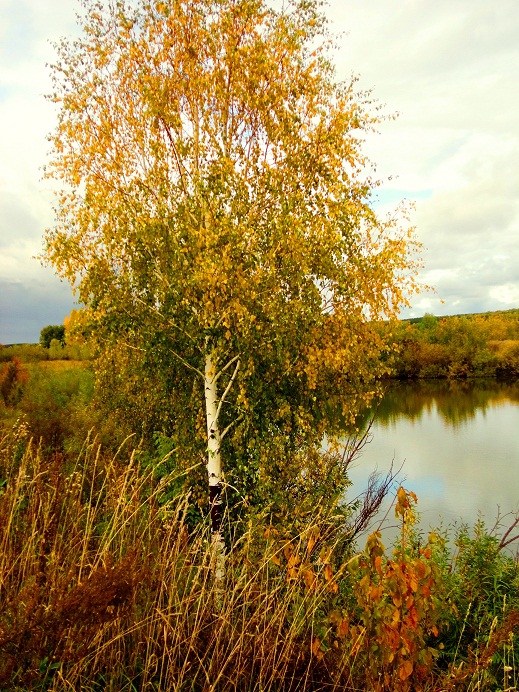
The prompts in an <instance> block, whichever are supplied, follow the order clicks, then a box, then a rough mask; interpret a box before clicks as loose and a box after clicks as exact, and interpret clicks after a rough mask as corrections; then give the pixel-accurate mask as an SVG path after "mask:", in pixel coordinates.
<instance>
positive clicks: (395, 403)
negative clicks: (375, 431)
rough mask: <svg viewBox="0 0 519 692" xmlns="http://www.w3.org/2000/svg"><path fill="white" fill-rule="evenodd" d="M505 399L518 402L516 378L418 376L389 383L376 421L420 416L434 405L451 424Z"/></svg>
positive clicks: (505, 400)
mask: <svg viewBox="0 0 519 692" xmlns="http://www.w3.org/2000/svg"><path fill="white" fill-rule="evenodd" d="M506 402H515V403H519V381H517V380H516V381H513V382H501V381H498V380H491V379H488V380H487V379H485V380H455V381H454V380H434V381H432V380H429V381H427V380H425V381H424V380H420V381H417V382H395V383H392V384H391V385H390V386H389V388H388V391H387V392H386V394H385V396H384V398H383V399H382V401H381V402H380V404H379V406H378V408H377V410H376V412H375V415H376V420H377V422H379V423H381V424H382V425H384V424H386V425H387V424H389V423H392V422H394V421H396V419H397V418H399V417H401V416H404V417H406V418H409V419H410V420H416V419H419V418H421V416H422V415H423V413H424V412H430V411H432V410H433V409H434V408H436V409H437V411H438V413H439V414H440V416H441V417H442V418H443V420H444V421H445V422H446V423H448V424H451V425H453V426H456V425H459V424H460V423H463V422H464V421H467V420H470V419H472V418H474V417H475V415H476V413H477V412H478V411H483V412H484V411H486V409H487V408H488V407H489V406H495V405H499V404H501V403H506Z"/></svg>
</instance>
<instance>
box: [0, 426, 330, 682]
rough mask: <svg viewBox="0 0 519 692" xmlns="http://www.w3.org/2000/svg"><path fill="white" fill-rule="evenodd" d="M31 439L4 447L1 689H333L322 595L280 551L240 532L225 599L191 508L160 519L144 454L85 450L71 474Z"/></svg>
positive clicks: (0, 458)
mask: <svg viewBox="0 0 519 692" xmlns="http://www.w3.org/2000/svg"><path fill="white" fill-rule="evenodd" d="M25 435H26V432H25V430H24V427H23V425H22V426H19V427H18V428H17V429H16V430H15V431H14V432H13V433H12V434H10V435H7V436H5V437H4V438H3V440H2V442H1V448H0V476H1V480H2V487H3V490H2V493H3V494H2V496H1V498H0V530H1V539H0V540H1V544H0V600H1V614H0V685H1V686H3V687H2V689H6V690H7V689H9V690H11V689H49V690H65V689H67V690H68V689H70V690H78V689H81V690H100V689H103V690H134V689H157V690H165V689H167V690H186V689H189V690H258V691H259V690H275V689H279V690H295V689H310V687H312V689H317V688H319V689H320V688H321V687H320V686H321V682H319V684H318V685H317V687H316V686H315V685H316V684H317V683H316V681H322V683H323V685H324V686H323V687H322V689H330V684H332V687H333V675H331V674H330V673H327V672H326V670H325V669H323V666H322V665H321V662H320V660H318V659H317V658H316V657H315V656H312V654H311V643H312V626H313V619H314V616H315V613H316V610H317V608H318V607H319V606H320V605H322V599H321V596H322V594H320V590H319V589H314V590H311V591H308V592H307V593H306V594H304V593H300V592H299V591H298V590H297V589H296V588H295V587H294V585H290V584H289V582H287V579H286V575H285V574H283V573H282V571H280V570H279V568H278V567H277V566H276V565H275V562H273V561H272V558H273V557H274V558H275V552H276V551H279V550H282V546H281V547H280V546H279V545H277V544H274V543H273V542H269V541H268V540H266V539H265V540H263V541H262V546H261V548H258V543H257V540H256V538H257V537H256V536H255V535H254V533H255V532H254V531H253V529H252V527H251V528H250V530H248V531H247V530H246V531H244V533H243V535H242V536H241V537H240V539H239V540H238V541H237V544H236V545H235V546H234V548H233V550H232V551H231V552H230V554H229V556H228V558H227V575H226V583H225V585H224V587H225V588H224V589H223V590H222V585H218V584H215V581H214V579H213V571H212V564H211V560H212V554H211V549H210V540H209V536H208V533H207V530H206V528H205V527H203V526H202V527H200V529H199V530H198V531H196V532H195V533H194V534H193V533H191V534H190V535H188V531H187V527H186V524H185V521H184V518H185V513H186V510H187V501H188V499H187V498H186V497H178V498H176V499H174V500H172V501H170V502H169V504H167V505H166V506H159V503H158V501H157V499H158V496H159V495H160V493H161V492H162V490H163V487H162V484H164V483H165V482H166V483H167V479H162V481H161V484H158V485H157V484H156V483H154V481H153V477H152V473H151V471H142V470H141V469H140V468H139V466H138V464H137V460H136V455H135V452H132V453H125V450H124V449H122V450H120V452H119V454H118V455H116V456H115V457H112V458H106V457H104V456H103V455H102V454H101V453H100V449H99V446H98V445H97V444H96V442H95V441H92V440H90V441H87V443H86V444H85V446H84V448H83V450H82V452H81V454H80V456H79V457H78V459H77V460H76V462H75V463H73V464H69V465H67V464H66V463H65V460H64V458H63V457H62V456H60V455H56V454H55V455H53V456H51V457H50V458H47V459H43V458H42V455H41V453H40V451H39V450H38V448H36V447H35V446H34V445H33V444H32V443H30V441H28V440H27V439H25ZM299 540H303V539H302V538H301V537H300V538H299ZM295 545H297V540H296V543H295ZM323 588H324V587H323ZM296 596H297V598H296ZM325 681H326V682H327V684H324V683H325Z"/></svg>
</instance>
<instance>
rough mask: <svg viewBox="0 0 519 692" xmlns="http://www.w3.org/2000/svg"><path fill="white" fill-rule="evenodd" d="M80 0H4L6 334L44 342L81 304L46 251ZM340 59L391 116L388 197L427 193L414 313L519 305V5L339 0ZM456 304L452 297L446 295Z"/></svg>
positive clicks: (373, 154)
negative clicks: (55, 150) (58, 82)
mask: <svg viewBox="0 0 519 692" xmlns="http://www.w3.org/2000/svg"><path fill="white" fill-rule="evenodd" d="M74 7H75V2H74V0H46V2H45V3H42V2H40V0H0V16H1V18H2V20H1V22H0V343H4V344H5V343H16V342H26V341H28V342H36V341H38V338H39V332H40V330H41V329H42V327H44V326H45V325H47V324H60V323H62V321H63V317H64V316H65V315H66V314H68V313H69V312H70V310H71V308H72V307H73V306H74V303H73V298H72V295H71V292H70V289H69V287H68V285H67V284H64V283H61V282H60V281H59V279H57V278H56V277H55V276H54V274H53V272H52V270H51V269H49V268H43V267H41V265H40V263H39V261H38V260H37V259H34V256H35V255H37V254H38V253H39V252H40V251H41V247H42V234H43V231H44V229H45V228H46V227H48V226H49V225H50V224H51V223H52V218H53V213H52V195H51V193H50V190H49V189H48V185H47V184H45V183H42V182H41V167H42V166H43V165H44V163H45V160H46V152H47V148H48V144H47V142H46V139H45V137H46V134H47V133H48V132H50V131H51V130H52V128H53V122H54V117H55V114H54V112H53V109H52V106H51V105H50V104H48V103H47V102H46V101H45V100H44V98H43V96H44V94H45V93H47V92H48V91H50V80H49V71H48V68H47V67H46V63H48V62H51V61H52V60H53V55H54V54H53V49H52V47H51V45H50V43H49V42H50V41H52V40H56V39H57V38H59V37H60V36H62V35H69V34H71V33H72V32H74V31H75V18H74ZM327 15H328V17H329V18H330V20H331V27H332V29H333V30H334V31H335V32H338V33H339V34H340V35H339V38H338V50H337V52H336V64H337V70H338V75H339V76H340V77H344V78H345V79H346V78H348V77H349V75H350V74H351V73H352V72H353V73H356V74H358V75H359V78H360V80H359V87H360V88H362V89H372V90H373V96H374V97H375V98H376V99H378V100H379V101H380V102H382V103H384V104H385V111H386V112H387V113H388V114H389V113H395V112H398V113H399V114H400V115H399V118H398V119H397V120H396V121H391V122H387V123H385V124H384V126H383V127H382V128H381V133H380V135H379V136H377V137H376V138H373V139H371V140H370V141H369V142H368V143H367V152H368V154H369V156H370V158H371V160H372V161H373V162H375V163H376V164H377V174H378V176H379V177H380V178H381V179H383V180H385V181H386V182H385V184H384V187H383V192H382V193H381V195H380V204H381V207H383V206H384V205H386V204H390V203H396V202H398V201H399V200H400V199H402V198H407V199H410V200H415V201H416V211H415V214H414V223H415V224H416V226H417V232H418V238H419V239H420V240H421V242H422V243H423V244H424V252H423V259H424V265H425V266H424V269H423V271H422V272H421V275H420V280H421V281H422V282H423V283H425V284H429V285H432V286H434V287H435V289H436V294H424V295H422V296H420V297H418V298H416V299H415V300H414V302H413V307H412V310H411V312H410V313H409V312H408V313H406V314H407V315H409V314H413V315H417V316H420V315H423V314H424V313H425V312H433V313H434V314H437V315H440V314H455V313H464V312H482V311H487V310H498V309H507V308H511V307H518V306H519V246H518V243H517V238H518V234H519V40H518V38H517V37H518V36H519V5H518V4H517V0H496V1H495V2H489V0H435V2H431V0H330V2H329V5H328V8H327ZM442 301H443V302H442Z"/></svg>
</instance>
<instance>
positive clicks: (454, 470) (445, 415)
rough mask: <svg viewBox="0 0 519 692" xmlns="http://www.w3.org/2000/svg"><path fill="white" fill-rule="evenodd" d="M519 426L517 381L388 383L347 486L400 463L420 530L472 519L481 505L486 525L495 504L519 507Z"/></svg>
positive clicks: (360, 483) (359, 483) (494, 512)
mask: <svg viewBox="0 0 519 692" xmlns="http://www.w3.org/2000/svg"><path fill="white" fill-rule="evenodd" d="M518 431H519V382H513V383H502V382H496V381H491V380H484V381H480V382H477V381H471V382H469V381H466V382H417V383H395V384H394V385H393V386H392V387H391V388H390V389H389V390H388V391H387V393H386V395H385V397H384V399H383V400H382V402H381V403H380V405H379V407H378V411H377V413H376V418H375V422H374V425H373V427H372V439H371V442H370V443H369V444H368V445H367V446H366V447H365V448H364V450H363V452H362V455H361V457H360V458H359V460H358V461H357V463H356V464H355V466H354V468H352V469H351V472H350V476H351V480H352V481H353V483H354V486H353V488H354V489H355V490H356V491H358V490H359V488H361V487H364V486H365V484H366V482H367V477H368V475H369V473H370V472H371V471H372V470H373V469H374V468H377V469H378V470H379V471H380V472H384V471H385V470H387V469H388V468H389V466H390V465H391V462H393V463H394V465H395V466H397V467H398V466H400V465H401V464H403V465H404V466H403V472H402V476H403V478H405V483H404V484H405V485H406V487H408V488H409V489H411V490H414V491H415V492H416V493H417V495H418V498H419V510H420V511H421V514H422V520H421V527H422V529H423V530H424V531H427V530H429V528H431V527H435V526H437V525H438V524H439V523H440V521H443V522H444V523H445V524H452V523H453V522H458V523H459V522H461V521H463V522H468V523H470V524H473V523H474V522H475V521H476V520H477V518H478V513H480V512H481V513H482V514H483V515H484V517H485V518H486V520H487V523H488V524H490V525H493V523H494V521H495V518H496V515H497V511H498V508H499V510H500V511H501V512H503V513H504V512H510V511H513V510H516V509H517V507H518V503H519V445H518Z"/></svg>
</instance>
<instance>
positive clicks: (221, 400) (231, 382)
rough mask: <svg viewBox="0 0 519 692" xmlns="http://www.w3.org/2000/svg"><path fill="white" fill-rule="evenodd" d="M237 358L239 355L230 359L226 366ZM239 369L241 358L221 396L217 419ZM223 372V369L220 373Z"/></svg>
mask: <svg viewBox="0 0 519 692" xmlns="http://www.w3.org/2000/svg"><path fill="white" fill-rule="evenodd" d="M236 358H238V356H235V357H234V358H233V359H232V360H230V361H229V362H228V363H227V365H226V366H225V367H226V368H227V367H229V365H230V364H231V363H232V362H233V361H234V360H236ZM239 369H240V360H239V358H238V362H237V363H236V367H235V368H234V372H233V374H232V377H231V379H230V380H229V382H228V383H227V387H226V388H225V390H224V393H223V394H222V396H221V397H220V402H219V403H218V408H217V409H216V420H218V417H219V415H220V410H221V408H222V404H223V402H224V401H225V398H226V396H227V394H228V393H229V391H230V389H231V387H232V385H233V382H234V380H235V379H236V374H237V372H238V370H239ZM221 372H223V370H220V373H221Z"/></svg>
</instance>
